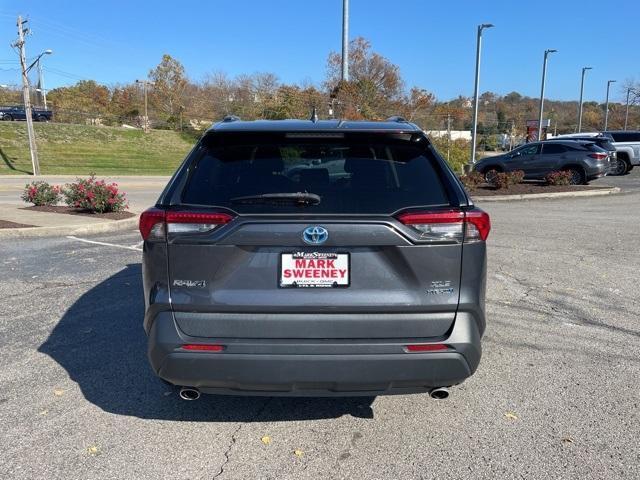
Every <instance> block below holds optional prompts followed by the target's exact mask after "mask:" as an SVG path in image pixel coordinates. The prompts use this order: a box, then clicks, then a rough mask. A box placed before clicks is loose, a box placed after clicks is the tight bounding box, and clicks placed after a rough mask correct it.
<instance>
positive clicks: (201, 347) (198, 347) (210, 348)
mask: <svg viewBox="0 0 640 480" xmlns="http://www.w3.org/2000/svg"><path fill="white" fill-rule="evenodd" d="M182 349H183V350H191V351H197V352H221V351H223V350H224V345H218V344H206V343H189V344H187V345H182Z"/></svg>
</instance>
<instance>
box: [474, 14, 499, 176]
mask: <svg viewBox="0 0 640 480" xmlns="http://www.w3.org/2000/svg"><path fill="white" fill-rule="evenodd" d="M491 27H493V24H491V23H483V24H481V25H478V37H477V41H476V80H475V84H474V88H473V126H472V127H471V162H470V163H469V170H471V166H472V165H473V164H474V163H476V133H477V130H478V102H479V98H478V95H479V93H480V92H479V90H480V54H481V53H482V31H483V30H484V29H485V28H491Z"/></svg>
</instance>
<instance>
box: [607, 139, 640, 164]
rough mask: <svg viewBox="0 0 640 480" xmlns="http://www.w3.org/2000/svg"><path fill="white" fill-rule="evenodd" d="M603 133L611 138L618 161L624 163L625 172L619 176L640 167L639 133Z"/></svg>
mask: <svg viewBox="0 0 640 480" xmlns="http://www.w3.org/2000/svg"><path fill="white" fill-rule="evenodd" d="M605 133H606V134H607V135H611V137H613V146H614V147H616V150H617V151H618V159H619V160H621V161H622V162H624V168H626V170H625V171H624V172H622V173H621V175H624V174H625V173H628V172H630V171H631V170H632V169H633V167H636V166H638V165H640V131H631V130H626V131H625V130H619V131H616V130H611V131H607V132H605Z"/></svg>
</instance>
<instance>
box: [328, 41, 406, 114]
mask: <svg viewBox="0 0 640 480" xmlns="http://www.w3.org/2000/svg"><path fill="white" fill-rule="evenodd" d="M341 69H342V56H341V55H340V54H339V53H337V52H331V53H330V54H329V58H328V60H327V78H326V80H325V87H326V88H327V90H328V91H329V92H331V96H332V98H335V99H337V100H338V102H339V104H340V106H341V107H342V110H343V114H344V116H345V117H352V118H368V119H380V118H383V117H384V116H386V115H388V114H390V113H393V112H392V111H390V109H389V107H390V105H391V104H392V103H393V102H397V101H399V100H401V98H402V95H403V93H404V82H403V81H402V77H401V76H400V69H399V68H398V66H397V65H394V64H393V63H391V62H390V61H389V60H387V59H386V58H385V57H383V56H382V55H380V54H378V53H376V52H373V51H371V43H370V42H369V41H368V40H366V39H364V38H362V37H358V38H355V39H353V40H351V42H349V81H348V82H343V81H342V79H341Z"/></svg>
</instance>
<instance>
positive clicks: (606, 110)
mask: <svg viewBox="0 0 640 480" xmlns="http://www.w3.org/2000/svg"><path fill="white" fill-rule="evenodd" d="M615 82H617V80H608V81H607V100H606V102H605V106H604V129H603V130H604V131H605V132H606V131H607V127H608V126H609V89H610V88H611V84H612V83H615Z"/></svg>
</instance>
